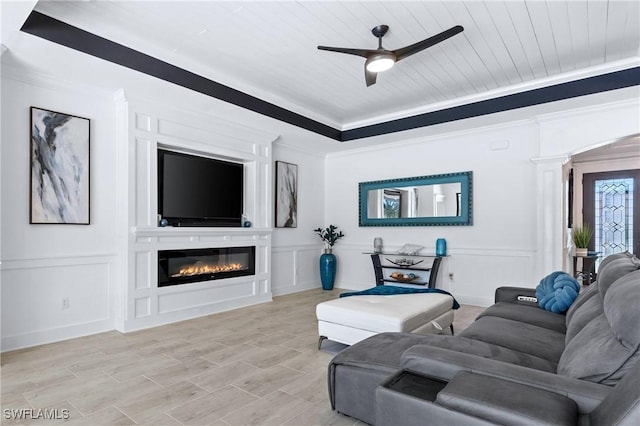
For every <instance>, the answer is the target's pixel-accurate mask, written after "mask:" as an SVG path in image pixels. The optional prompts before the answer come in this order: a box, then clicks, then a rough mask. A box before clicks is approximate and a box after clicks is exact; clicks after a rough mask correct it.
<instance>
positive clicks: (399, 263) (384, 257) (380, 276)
mask: <svg viewBox="0 0 640 426" xmlns="http://www.w3.org/2000/svg"><path fill="white" fill-rule="evenodd" d="M366 254H369V255H371V261H372V262H373V270H374V272H375V275H376V285H384V284H385V283H400V284H413V285H424V286H428V287H429V288H436V282H437V279H438V270H439V269H440V263H441V262H442V256H429V255H422V254H414V255H404V254H398V253H366ZM429 259H432V261H431V263H429V262H427V263H426V264H424V261H425V260H429ZM388 270H392V271H393V272H398V273H402V274H405V275H406V274H407V272H409V273H412V272H410V271H416V272H417V273H416V274H415V275H416V276H417V277H416V278H415V279H407V280H405V279H401V278H400V279H394V278H392V277H391V275H390V274H387V273H386V272H387V271H388ZM393 272H391V273H393ZM420 272H429V278H428V279H425V278H424V277H421V276H420ZM422 275H424V274H422Z"/></svg>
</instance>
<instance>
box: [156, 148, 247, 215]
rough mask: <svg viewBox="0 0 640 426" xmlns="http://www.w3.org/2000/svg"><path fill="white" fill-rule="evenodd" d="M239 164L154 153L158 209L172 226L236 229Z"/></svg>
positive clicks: (239, 209) (239, 205)
mask: <svg viewBox="0 0 640 426" xmlns="http://www.w3.org/2000/svg"><path fill="white" fill-rule="evenodd" d="M243 190H244V168H243V165H242V164H240V163H232V162H229V161H222V160H216V159H213V158H206V157H199V156H196V155H189V154H183V153H179V152H173V151H166V150H162V149H159V150H158V210H159V213H160V215H161V216H162V218H164V219H167V221H168V222H169V225H172V226H240V224H241V217H242V210H243V205H242V201H243V194H244V191H243Z"/></svg>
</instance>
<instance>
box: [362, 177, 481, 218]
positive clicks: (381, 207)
mask: <svg viewBox="0 0 640 426" xmlns="http://www.w3.org/2000/svg"><path fill="white" fill-rule="evenodd" d="M358 187H359V188H358V190H359V191H358V199H359V210H360V217H359V224H360V226H469V225H472V224H473V202H472V201H473V172H457V173H446V174H441V175H431V176H417V177H407V178H400V179H388V180H378V181H371V182H360V183H359V185H358Z"/></svg>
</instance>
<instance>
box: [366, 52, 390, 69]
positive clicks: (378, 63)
mask: <svg viewBox="0 0 640 426" xmlns="http://www.w3.org/2000/svg"><path fill="white" fill-rule="evenodd" d="M395 62H396V58H395V57H394V56H393V55H391V54H389V53H380V54H377V55H373V56H371V57H369V58H367V61H366V63H365V67H366V68H367V71H370V72H382V71H386V70H388V69H389V68H391V67H392V66H393V64H395Z"/></svg>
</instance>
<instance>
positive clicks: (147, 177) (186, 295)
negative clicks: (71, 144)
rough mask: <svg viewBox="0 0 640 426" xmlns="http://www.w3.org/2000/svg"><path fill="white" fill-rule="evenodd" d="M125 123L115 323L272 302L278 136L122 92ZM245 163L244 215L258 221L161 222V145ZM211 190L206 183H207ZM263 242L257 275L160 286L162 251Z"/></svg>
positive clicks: (124, 325)
mask: <svg viewBox="0 0 640 426" xmlns="http://www.w3.org/2000/svg"><path fill="white" fill-rule="evenodd" d="M116 120H117V123H118V141H117V156H118V164H119V165H120V166H119V167H120V168H121V170H118V171H117V176H118V178H117V191H118V200H119V203H120V204H119V205H118V208H117V211H118V218H117V229H118V231H117V232H118V236H119V253H120V254H119V256H118V258H119V265H118V268H117V271H118V277H117V279H116V282H117V283H118V285H117V288H116V289H115V291H116V300H117V302H116V306H115V318H116V328H117V329H118V330H119V331H122V332H128V331H133V330H138V329H142V328H147V327H153V326H157V325H162V324H167V323H170V322H175V321H181V320H184V319H189V318H194V317H198V316H203V315H208V314H212V313H215V312H222V311H226V310H230V309H235V308H238V307H242V306H248V305H253V304H257V303H263V302H267V301H270V300H272V295H271V271H270V264H271V233H272V229H271V224H272V223H273V216H272V210H273V209H272V199H273V194H272V191H273V184H272V168H273V167H272V160H271V145H272V142H273V141H274V140H275V139H276V138H277V136H276V135H270V134H265V133H264V132H260V131H258V130H256V129H252V128H249V127H246V126H243V125H239V124H237V123H231V122H228V121H225V120H220V119H217V118H216V117H211V116H209V115H206V114H201V113H198V112H193V111H183V110H175V109H172V108H170V107H166V106H162V105H158V104H157V103H151V102H146V101H144V100H138V99H127V98H126V96H125V95H124V92H123V91H120V92H118V94H117V95H116ZM158 148H171V149H176V150H180V151H183V152H192V153H200V154H205V155H208V156H212V157H216V158H221V159H229V160H233V161H237V162H242V163H243V164H244V169H245V179H244V180H245V188H244V192H245V194H244V207H245V208H244V214H245V216H246V217H247V218H248V219H249V220H250V221H251V222H252V224H253V227H249V228H240V227H220V228H216V227H159V226H158V224H157V221H158V219H157V217H158V216H157V205H158V200H157V150H158ZM203 194H204V195H205V196H206V188H203ZM246 245H252V246H255V247H256V259H255V260H256V273H255V275H251V276H244V277H234V278H227V279H220V280H214V281H202V282H197V283H189V284H182V285H177V286H169V287H158V285H157V282H158V251H159V250H171V249H188V248H216V247H233V246H246Z"/></svg>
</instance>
